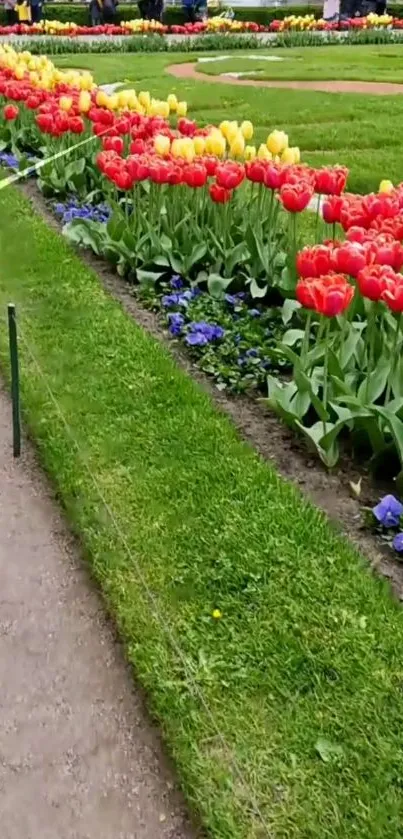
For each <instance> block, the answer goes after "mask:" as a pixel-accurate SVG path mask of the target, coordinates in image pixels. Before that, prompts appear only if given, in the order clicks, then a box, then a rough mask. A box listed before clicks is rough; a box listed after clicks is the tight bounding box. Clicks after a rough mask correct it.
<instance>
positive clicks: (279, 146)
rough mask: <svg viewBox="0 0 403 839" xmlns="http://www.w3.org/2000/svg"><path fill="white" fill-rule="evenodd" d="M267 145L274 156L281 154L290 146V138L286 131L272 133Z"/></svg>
mask: <svg viewBox="0 0 403 839" xmlns="http://www.w3.org/2000/svg"><path fill="white" fill-rule="evenodd" d="M266 145H267V148H268V149H269V151H270V152H271V153H272V154H281V152H282V151H284V149H286V148H287V146H288V136H287V134H285V133H284V131H277V130H275V131H272V132H271V134H269V136H268V138H267V140H266Z"/></svg>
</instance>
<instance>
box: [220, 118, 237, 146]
mask: <svg viewBox="0 0 403 839" xmlns="http://www.w3.org/2000/svg"><path fill="white" fill-rule="evenodd" d="M223 134H224V132H223ZM238 134H239V126H238V123H237V122H236V120H233V121H232V122H230V124H229V125H228V128H227V130H226V133H225V134H224V137H226V139H227V142H228V143H229V144H230V145H231V143H232V142H233V141H234V140H235V138H236V137H237V136H238Z"/></svg>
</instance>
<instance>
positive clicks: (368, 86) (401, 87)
mask: <svg viewBox="0 0 403 839" xmlns="http://www.w3.org/2000/svg"><path fill="white" fill-rule="evenodd" d="M196 66H197V64H196V63H195V62H191V63H186V64H171V65H170V66H169V67H166V68H165V70H166V72H167V73H169V74H170V75H171V76H175V77H176V78H178V79H197V80H198V81H202V82H208V83H211V84H217V83H218V84H235V85H243V86H244V87H277V88H283V87H284V88H288V89H290V90H317V91H322V92H323V93H370V94H372V95H375V96H394V95H396V94H399V93H403V84H395V83H393V82H346V81H327V82H326V81H320V80H319V79H318V80H317V81H312V82H297V81H288V82H282V81H276V80H274V81H271V82H270V81H259V80H257V79H256V80H255V79H234V78H232V77H231V76H225V75H224V74H222V73H221V74H220V75H218V76H210V75H208V74H207V73H201V72H200V71H198V70H196V69H195V68H196Z"/></svg>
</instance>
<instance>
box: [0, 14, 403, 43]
mask: <svg viewBox="0 0 403 839" xmlns="http://www.w3.org/2000/svg"><path fill="white" fill-rule="evenodd" d="M402 28H403V20H402V19H401V18H394V17H393V16H392V15H375V14H370V15H367V16H366V17H362V18H350V19H348V20H343V21H340V22H329V21H325V20H323V19H319V20H318V19H316V18H315V16H314V15H303V16H296V15H290V16H289V17H285V18H284V19H282V20H274V21H272V22H271V23H270V24H269V25H267V26H264V25H262V24H259V23H255V22H254V21H238V20H231V19H230V18H226V17H222V16H217V17H211V18H208V20H206V21H199V22H196V23H184V24H182V25H181V24H176V25H172V26H165V25H164V24H162V23H160V22H159V21H156V20H142V19H135V20H131V21H127V22H122V23H120V24H116V25H112V24H104V25H101V26H80V25H78V24H76V23H61V22H60V21H57V20H44V21H43V22H41V23H39V24H33V25H32V26H28V25H27V24H15V25H14V26H0V35H23V36H44V35H51V36H57V35H59V36H65V37H67V36H68V37H77V36H83V35H92V36H97V35H99V36H116V35H120V36H124V35H149V34H159V35H167V34H173V35H203V34H204V33H206V34H212V33H213V34H214V33H233V34H239V33H243V32H244V33H259V32H272V33H275V32H279V33H281V32H335V31H349V30H353V31H355V30H361V29H362V30H367V29H368V30H376V29H381V30H385V29H402Z"/></svg>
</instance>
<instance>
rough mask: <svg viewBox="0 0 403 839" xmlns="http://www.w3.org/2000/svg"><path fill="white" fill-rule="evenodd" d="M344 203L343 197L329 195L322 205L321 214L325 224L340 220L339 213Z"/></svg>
mask: <svg viewBox="0 0 403 839" xmlns="http://www.w3.org/2000/svg"><path fill="white" fill-rule="evenodd" d="M343 205H344V198H341V197H340V196H339V195H329V196H328V198H326V201H324V203H323V205H322V216H323V220H324V221H325V222H326V224H336V223H338V222H340V213H341V210H342V207H343Z"/></svg>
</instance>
